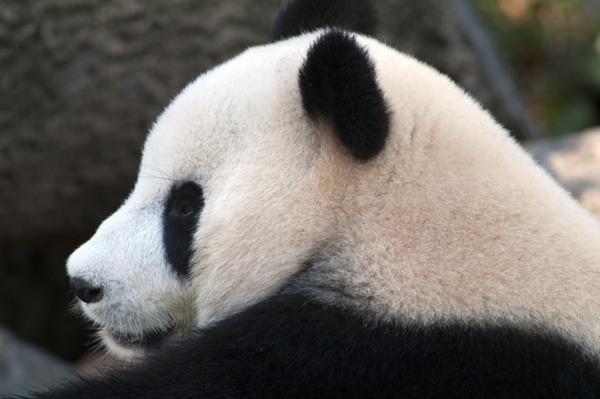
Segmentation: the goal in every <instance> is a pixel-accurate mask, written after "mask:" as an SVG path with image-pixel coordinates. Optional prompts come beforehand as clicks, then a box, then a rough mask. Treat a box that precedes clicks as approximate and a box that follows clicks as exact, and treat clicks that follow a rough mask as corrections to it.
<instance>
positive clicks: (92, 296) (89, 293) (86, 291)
mask: <svg viewBox="0 0 600 399" xmlns="http://www.w3.org/2000/svg"><path fill="white" fill-rule="evenodd" d="M71 289H72V290H73V292H74V293H75V295H77V298H79V299H81V300H82V301H83V302H85V303H95V302H98V301H100V300H101V299H102V297H103V296H104V290H103V289H102V287H95V286H93V285H92V284H91V283H90V282H89V281H86V280H84V279H82V278H77V277H73V278H72V279H71Z"/></svg>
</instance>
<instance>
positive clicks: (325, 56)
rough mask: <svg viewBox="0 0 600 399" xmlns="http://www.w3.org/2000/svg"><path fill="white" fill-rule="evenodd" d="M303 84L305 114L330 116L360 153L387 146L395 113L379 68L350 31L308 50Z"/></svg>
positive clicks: (367, 154) (321, 39)
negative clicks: (382, 86) (390, 108)
mask: <svg viewBox="0 0 600 399" xmlns="http://www.w3.org/2000/svg"><path fill="white" fill-rule="evenodd" d="M299 84H300V92H301V95H302V105H303V107H304V109H305V110H306V113H307V114H308V115H309V116H310V117H311V118H313V119H316V118H324V119H326V120H328V121H329V122H330V123H331V124H332V126H333V128H334V130H335V132H336V134H337V136H338V138H339V139H340V140H341V142H342V143H343V144H344V145H345V146H346V147H347V148H348V149H349V150H350V151H351V152H352V154H353V155H354V156H355V157H356V158H358V159H360V160H368V159H370V158H372V157H374V156H375V155H377V154H378V153H379V152H380V151H381V150H382V149H383V147H384V145H385V142H386V138H387V136H388V133H389V128H390V127H389V125H390V113H389V111H388V107H387V104H386V102H385V99H384V97H383V92H382V91H381V89H380V88H379V86H378V84H377V78H376V73H375V67H374V65H373V63H372V62H371V59H370V58H369V55H368V54H367V51H366V50H365V49H364V48H362V47H361V46H359V44H358V43H357V42H356V39H355V38H354V37H353V36H352V35H351V34H349V33H346V32H342V31H337V30H332V31H329V32H327V33H324V34H323V35H321V36H320V37H319V38H318V39H317V41H316V42H315V43H314V44H313V45H312V46H311V48H310V49H309V50H308V55H307V57H306V59H305V60H304V64H303V65H302V67H301V69H300V79H299Z"/></svg>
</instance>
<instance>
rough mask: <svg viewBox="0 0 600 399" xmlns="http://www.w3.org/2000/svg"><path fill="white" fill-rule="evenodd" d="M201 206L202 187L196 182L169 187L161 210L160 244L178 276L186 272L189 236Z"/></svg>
mask: <svg viewBox="0 0 600 399" xmlns="http://www.w3.org/2000/svg"><path fill="white" fill-rule="evenodd" d="M203 207H204V198H203V195H202V188H200V186H199V185H197V184H196V183H193V182H185V183H177V184H175V185H173V187H172V188H171V192H170V193H169V198H168V199H167V202H166V204H165V209H164V212H163V245H164V249H165V255H166V257H167V260H168V262H169V264H170V265H171V267H172V268H173V270H175V272H176V273H177V274H178V275H179V276H181V277H186V276H187V275H188V273H189V269H190V258H191V256H192V238H193V235H194V232H195V231H196V226H197V225H198V216H199V215H200V212H201V211H202V208H203Z"/></svg>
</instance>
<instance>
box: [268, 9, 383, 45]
mask: <svg viewBox="0 0 600 399" xmlns="http://www.w3.org/2000/svg"><path fill="white" fill-rule="evenodd" d="M325 27H330V28H339V29H343V30H347V31H352V32H357V33H362V34H365V35H370V36H375V34H376V33H377V13H376V11H375V7H374V5H373V3H372V2H371V1H369V0H288V1H287V2H286V4H285V5H284V6H283V7H282V8H281V10H280V11H279V14H277V17H276V19H275V23H274V25H273V32H272V37H273V41H278V40H282V39H287V38H289V37H293V36H298V35H300V34H302V33H306V32H312V31H314V30H317V29H319V28H325Z"/></svg>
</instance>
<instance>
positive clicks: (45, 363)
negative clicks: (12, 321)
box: [0, 327, 75, 397]
mask: <svg viewBox="0 0 600 399" xmlns="http://www.w3.org/2000/svg"><path fill="white" fill-rule="evenodd" d="M74 376H75V371H74V369H73V368H72V367H70V366H69V365H68V364H67V363H65V362H63V361H62V360H59V359H58V358H56V357H54V356H52V355H50V354H48V353H47V352H45V351H43V350H41V349H38V348H36V347H34V346H32V345H29V344H26V343H24V342H22V341H20V340H19V339H17V338H16V337H15V336H14V335H12V334H11V333H10V332H8V330H6V329H4V328H2V327H0V397H5V396H6V395H24V394H26V393H27V392H31V391H33V390H39V389H43V388H45V387H52V386H54V385H56V384H57V383H58V382H60V381H64V380H66V379H69V378H73V377H74Z"/></svg>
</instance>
